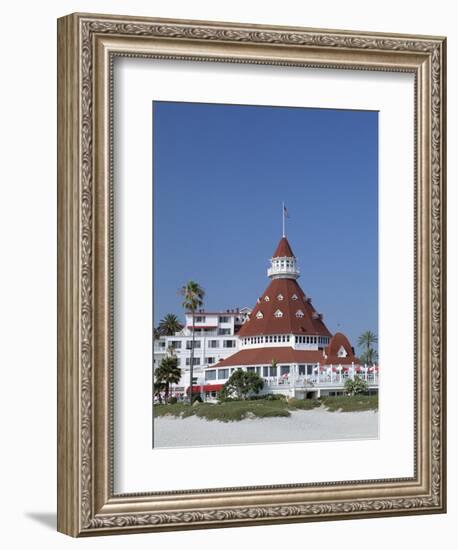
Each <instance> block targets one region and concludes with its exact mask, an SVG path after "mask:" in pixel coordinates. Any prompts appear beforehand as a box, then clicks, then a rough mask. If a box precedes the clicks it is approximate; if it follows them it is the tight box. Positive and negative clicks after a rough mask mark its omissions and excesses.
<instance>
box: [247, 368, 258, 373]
mask: <svg viewBox="0 0 458 550" xmlns="http://www.w3.org/2000/svg"><path fill="white" fill-rule="evenodd" d="M246 370H247V372H256V367H247V368H246Z"/></svg>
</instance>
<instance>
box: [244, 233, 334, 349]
mask: <svg viewBox="0 0 458 550" xmlns="http://www.w3.org/2000/svg"><path fill="white" fill-rule="evenodd" d="M285 240H286V239H285ZM286 242H287V241H286ZM278 312H279V313H278ZM263 334H298V335H300V334H303V335H305V336H307V335H314V336H315V335H318V336H329V337H330V336H332V335H331V333H330V332H329V330H328V328H327V327H326V325H325V324H324V323H323V320H322V319H321V316H320V315H319V314H318V313H317V312H316V311H315V309H314V307H313V306H312V304H311V301H310V299H307V298H306V297H305V295H304V292H303V290H302V289H301V287H300V286H299V285H298V283H297V281H295V280H294V279H287V278H284V279H273V280H272V281H271V283H270V284H269V286H268V287H267V289H266V290H265V292H264V294H263V295H262V296H261V298H260V299H259V300H258V302H257V304H256V305H255V307H254V309H253V311H252V312H251V314H250V319H249V321H246V322H245V323H244V324H243V325H242V326H241V327H240V330H239V332H238V335H239V336H240V337H242V338H243V337H244V336H260V335H263Z"/></svg>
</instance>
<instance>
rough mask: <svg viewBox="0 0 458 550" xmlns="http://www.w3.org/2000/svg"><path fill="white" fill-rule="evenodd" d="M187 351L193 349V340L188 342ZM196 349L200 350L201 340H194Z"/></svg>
mask: <svg viewBox="0 0 458 550" xmlns="http://www.w3.org/2000/svg"><path fill="white" fill-rule="evenodd" d="M186 349H192V340H188V341H187V342H186ZM194 349H200V340H194Z"/></svg>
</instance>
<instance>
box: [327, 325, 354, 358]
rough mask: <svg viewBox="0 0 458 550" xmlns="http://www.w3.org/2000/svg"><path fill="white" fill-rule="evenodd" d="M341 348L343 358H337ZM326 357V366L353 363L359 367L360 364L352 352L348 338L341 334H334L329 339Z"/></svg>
mask: <svg viewBox="0 0 458 550" xmlns="http://www.w3.org/2000/svg"><path fill="white" fill-rule="evenodd" d="M341 348H343V350H344V351H345V356H344V357H339V356H338V353H339V351H340V349H341ZM326 355H327V358H326V363H327V364H341V365H349V364H350V363H355V364H358V365H359V363H360V361H359V359H358V358H357V357H356V356H355V354H354V352H353V348H352V347H351V345H350V342H349V341H348V338H347V337H346V336H345V334H342V333H341V332H336V333H335V334H334V336H333V337H332V338H331V341H330V342H329V345H328V346H327V347H326Z"/></svg>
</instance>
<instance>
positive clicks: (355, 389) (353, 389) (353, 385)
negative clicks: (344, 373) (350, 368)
mask: <svg viewBox="0 0 458 550" xmlns="http://www.w3.org/2000/svg"><path fill="white" fill-rule="evenodd" d="M367 390H368V386H367V382H366V381H365V380H363V379H362V378H360V377H359V376H358V375H356V376H355V378H354V379H353V380H352V379H351V378H349V379H348V380H347V381H346V382H345V391H346V392H347V393H348V395H360V394H362V393H366V392H367Z"/></svg>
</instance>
